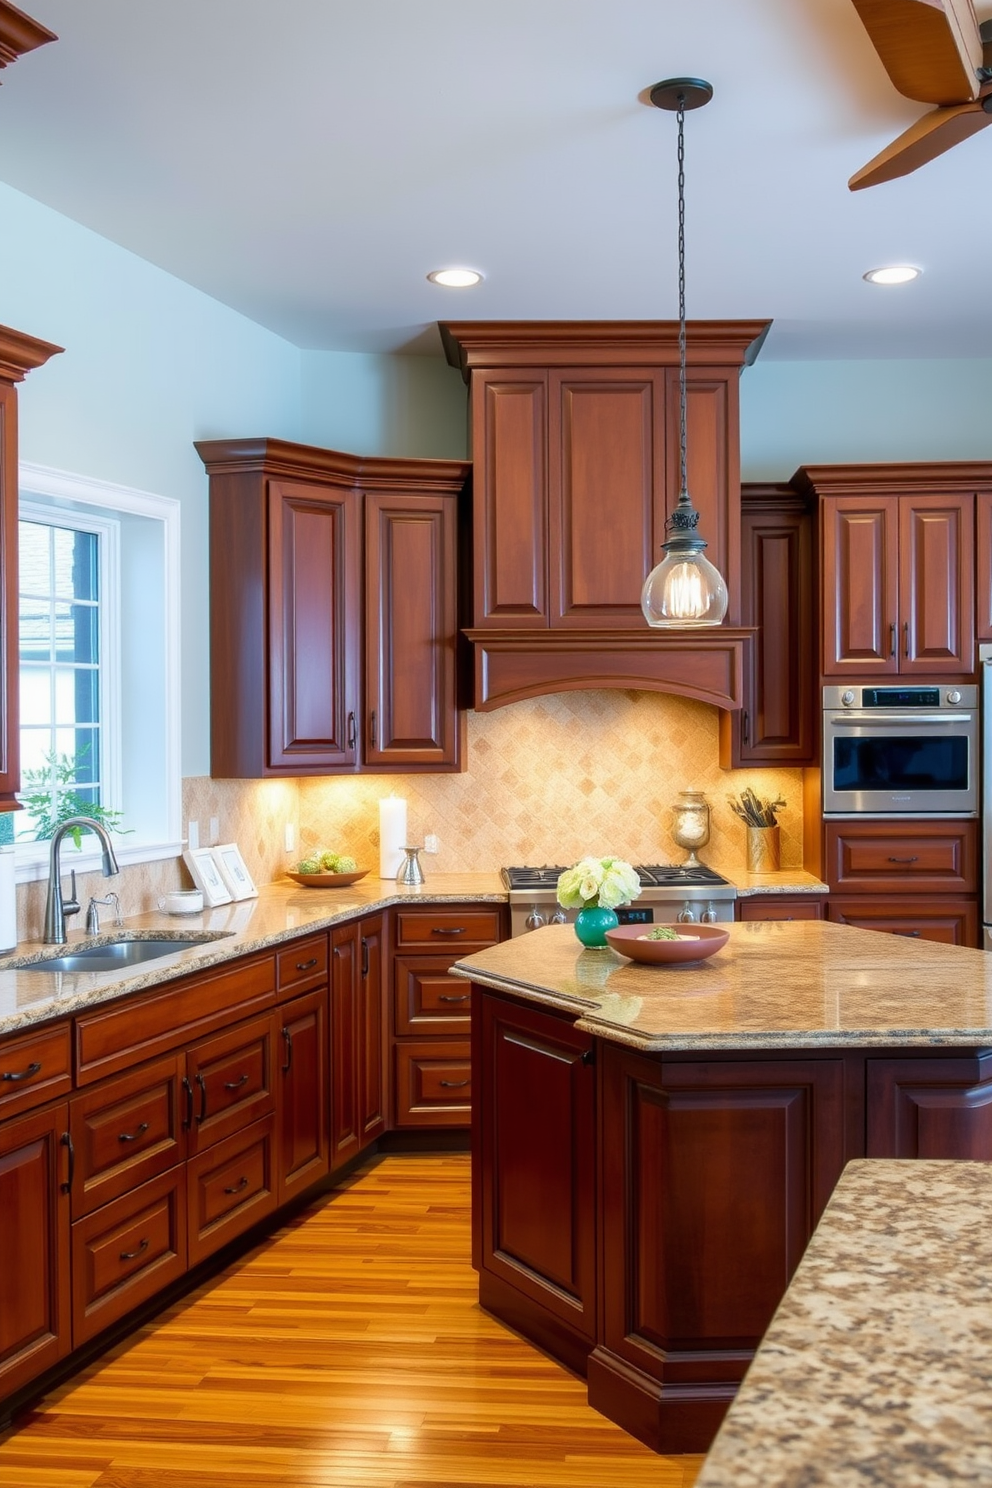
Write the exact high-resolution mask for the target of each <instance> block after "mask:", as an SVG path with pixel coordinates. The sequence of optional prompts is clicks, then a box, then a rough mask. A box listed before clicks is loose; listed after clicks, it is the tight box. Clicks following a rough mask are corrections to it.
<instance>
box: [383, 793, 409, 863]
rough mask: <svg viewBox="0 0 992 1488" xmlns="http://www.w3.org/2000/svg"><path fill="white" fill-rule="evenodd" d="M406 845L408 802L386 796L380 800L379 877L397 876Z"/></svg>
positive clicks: (400, 797) (396, 797)
mask: <svg viewBox="0 0 992 1488" xmlns="http://www.w3.org/2000/svg"><path fill="white" fill-rule="evenodd" d="M405 847H406V802H405V801H404V800H403V797H402V796H386V797H384V799H383V800H381V801H380V802H379V877H380V878H395V877H396V875H397V873H399V871H400V864H401V863H402V862H403V849H404V848H405Z"/></svg>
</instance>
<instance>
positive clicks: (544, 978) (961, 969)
mask: <svg viewBox="0 0 992 1488" xmlns="http://www.w3.org/2000/svg"><path fill="white" fill-rule="evenodd" d="M726 928H727V930H728V931H729V935H730V939H729V941H728V943H727V945H726V946H725V947H724V948H723V949H722V950H720V951H718V952H717V953H716V954H715V955H713V956H711V957H710V958H709V959H708V960H705V961H698V962H694V963H690V964H684V965H673V966H646V965H639V964H637V963H635V962H633V961H628V960H627V959H626V958H625V957H623V956H621V955H619V954H617V953H616V952H615V951H612V950H609V949H606V950H585V949H583V947H582V946H581V945H580V944H579V942H578V941H577V939H576V937H575V933H574V930H573V929H572V927H571V926H570V925H549V926H546V927H545V928H543V929H541V930H534V931H531V932H530V933H529V934H528V935H522V936H518V937H517V938H516V939H513V940H508V941H504V942H503V943H502V944H501V945H496V946H491V947H490V948H489V949H487V950H484V951H477V952H476V953H475V954H474V955H471V956H466V957H465V958H464V959H463V960H461V961H458V962H456V964H455V965H454V967H453V968H452V971H453V973H454V974H455V975H458V976H463V977H466V978H468V979H470V980H472V981H475V982H478V983H481V984H482V985H483V986H486V987H491V988H494V989H495V990H497V991H505V992H511V993H513V994H515V995H517V996H521V997H525V998H527V999H528V1000H531V1001H534V1002H536V1003H543V1004H546V1005H550V1006H554V1007H558V1008H562V1009H565V1010H568V1011H571V1012H574V1013H577V1014H578V1015H579V1019H578V1027H579V1028H580V1029H581V1030H583V1031H587V1032H590V1033H592V1034H595V1035H597V1036H598V1037H601V1038H606V1039H610V1040H613V1041H614V1042H617V1043H621V1044H626V1045H628V1046H632V1047H634V1048H637V1049H641V1050H645V1051H665V1050H669V1051H675V1050H692V1049H714V1050H716V1049H803V1048H812V1049H815V1048H845V1047H850V1048H863V1047H867V1046H882V1047H886V1046H887V1047H904V1046H914V1045H921V1046H932V1045H948V1046H959V1047H961V1046H964V1047H969V1048H976V1047H982V1046H984V1045H990V1046H992V956H990V955H988V954H987V953H986V952H985V951H979V950H971V949H969V948H967V947H964V946H947V945H940V944H937V943H936V942H933V941H925V940H912V941H910V940H906V939H904V938H903V937H901V936H898V935H886V934H883V933H881V932H879V931H877V930H859V929H854V928H853V927H851V926H848V925H837V924H833V923H829V922H827V921H823V920H752V921H745V922H740V923H737V924H733V925H728V926H727V927H726Z"/></svg>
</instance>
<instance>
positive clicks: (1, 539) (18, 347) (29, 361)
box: [0, 18, 62, 811]
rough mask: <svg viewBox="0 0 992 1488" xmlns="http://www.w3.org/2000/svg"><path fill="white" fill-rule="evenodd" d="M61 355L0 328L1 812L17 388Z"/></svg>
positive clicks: (10, 794)
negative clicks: (38, 369)
mask: <svg viewBox="0 0 992 1488" xmlns="http://www.w3.org/2000/svg"><path fill="white" fill-rule="evenodd" d="M25 19H26V18H25ZM28 24H29V25H33V24H34V23H33V22H28ZM42 29H43V28H42ZM46 34H47V33H46ZM32 44H33V45H38V44H39V43H37V42H34V43H32ZM61 350H62V347H61V346H53V345H52V344H51V343H50V342H48V341H37V340H36V339H35V338H34V337H33V336H25V335H22V334H21V332H20V331H11V330H9V329H8V328H7V327H6V326H0V586H2V594H0V668H2V675H0V811H16V810H17V800H16V794H17V792H18V791H19V790H20V788H21V751H20V738H19V719H20V710H19V707H18V691H19V685H20V684H19V665H18V658H19V652H20V646H19V640H18V604H17V578H18V576H17V388H16V384H17V383H19V382H21V381H22V380H23V378H24V376H25V374H26V373H28V372H30V371H32V370H33V368H35V367H41V366H44V364H45V362H47V361H48V359H49V357H52V356H55V355H56V354H57V353H58V352H60V351H61Z"/></svg>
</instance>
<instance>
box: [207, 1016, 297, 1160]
mask: <svg viewBox="0 0 992 1488" xmlns="http://www.w3.org/2000/svg"><path fill="white" fill-rule="evenodd" d="M275 1041H276V1019H275V1016H274V1015H273V1014H269V1013H267V1014H265V1016H264V1017H261V1018H252V1019H251V1020H250V1021H249V1022H246V1023H239V1024H236V1025H235V1027H233V1028H227V1029H225V1030H224V1032H223V1033H218V1034H215V1035H214V1036H213V1038H210V1039H204V1040H203V1041H202V1042H201V1043H198V1044H195V1045H194V1046H193V1047H192V1048H191V1049H190V1050H189V1051H188V1052H187V1055H186V1078H187V1080H188V1081H189V1084H190V1087H191V1088H192V1092H193V1099H192V1120H191V1121H190V1123H189V1127H188V1132H187V1143H188V1150H189V1153H190V1155H192V1154H193V1153H195V1152H202V1151H203V1150H204V1148H206V1147H209V1146H211V1145H212V1144H213V1143H214V1142H219V1141H220V1140H221V1139H222V1138H224V1137H227V1136H230V1135H232V1134H233V1133H234V1132H237V1131H241V1130H242V1129H243V1128H244V1127H246V1126H248V1125H249V1124H250V1123H251V1122H253V1121H257V1120H258V1119H259V1117H261V1116H265V1115H267V1114H268V1113H269V1112H270V1111H274V1110H275V1106H276V1094H275V1092H276V1062H277V1061H276V1051H275Z"/></svg>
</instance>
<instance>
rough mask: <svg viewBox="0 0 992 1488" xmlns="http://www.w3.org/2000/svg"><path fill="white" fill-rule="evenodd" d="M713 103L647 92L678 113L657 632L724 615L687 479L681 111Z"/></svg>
mask: <svg viewBox="0 0 992 1488" xmlns="http://www.w3.org/2000/svg"><path fill="white" fill-rule="evenodd" d="M712 97H713V89H712V88H711V86H710V84H709V83H705V82H703V81H702V80H701V79H699V78H668V79H667V80H666V81H665V82H663V83H655V85H654V87H653V88H652V89H651V102H652V103H653V104H654V106H655V108H663V109H668V110H669V111H670V112H673V113H677V114H678V123H679V144H678V161H679V499H678V504H677V505H676V507H675V510H674V511H673V512H672V514H671V516H670V517H669V518H668V521H667V522H666V523H665V530H666V532H667V533H668V534H669V536H668V538H667V540H666V541H665V542H663V543H662V545H661V547H662V551H663V552H664V554H665V557H664V558H663V559H662V561H661V562H660V563H659V564H658V566H657V568H653V569H652V570H651V572H650V573H649V574H648V576H647V578H646V579H645V580H644V588H643V589H642V590H641V609H642V610H643V611H644V618H645V620H646V621H647V622H648V624H649V625H651V626H654V627H655V628H657V629H666V628H668V627H672V628H678V629H680V630H681V629H684V628H685V627H687V626H699V625H719V624H720V622H721V620H722V619H723V617H724V615H725V614H726V613H727V586H726V584H725V583H724V581H723V578H722V576H721V574H720V572H719V570H718V569H716V568H714V566H713V564H712V563H710V562H709V560H708V559H706V558H704V557H703V549H704V548H705V547H706V543H705V541H704V539H703V538H701V537H700V535H699V530H698V529H699V513H698V511H697V510H696V508H695V507H694V506H693V504H692V500H691V498H690V496H689V490H688V482H687V479H686V398H685V111H686V109H695V108H702V106H703V105H704V104H706V103H709V101H710V99H711V98H712Z"/></svg>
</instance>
